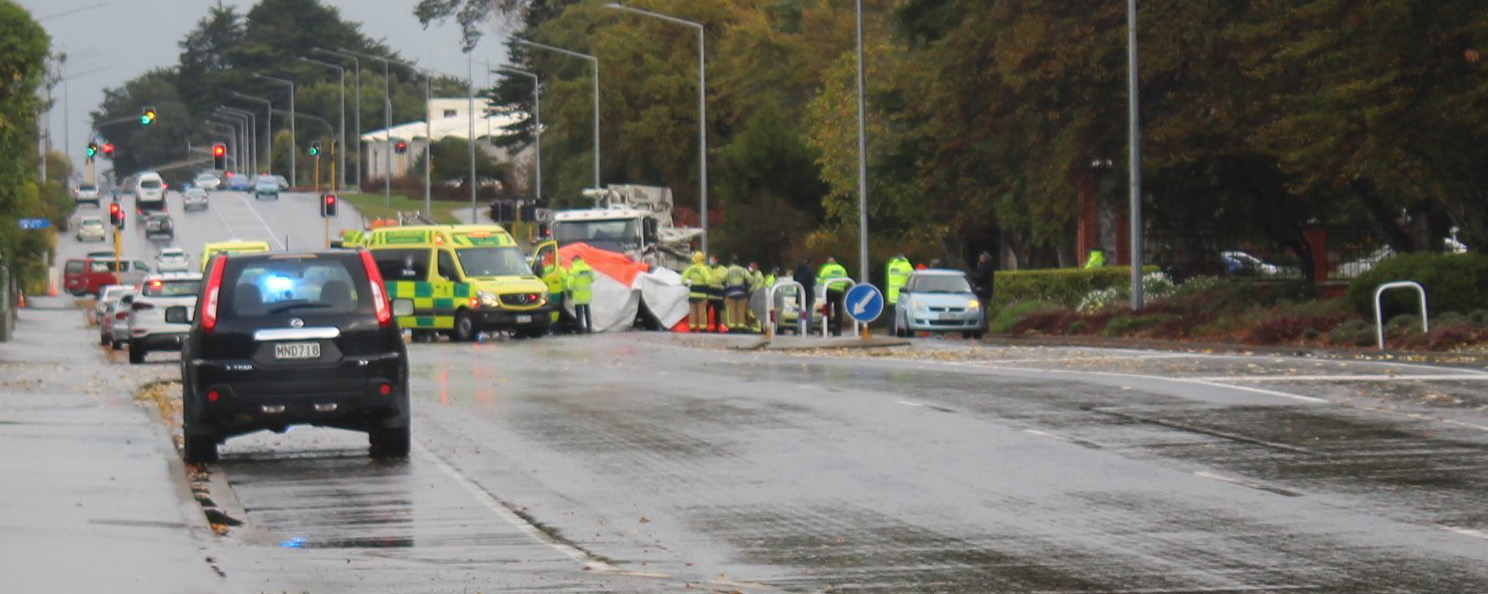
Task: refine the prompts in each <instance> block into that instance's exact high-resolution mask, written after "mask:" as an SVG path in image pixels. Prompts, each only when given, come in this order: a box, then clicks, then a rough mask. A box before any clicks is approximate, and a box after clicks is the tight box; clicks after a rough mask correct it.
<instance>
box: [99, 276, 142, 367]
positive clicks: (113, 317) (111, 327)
mask: <svg viewBox="0 0 1488 594" xmlns="http://www.w3.org/2000/svg"><path fill="white" fill-rule="evenodd" d="M132 289H133V287H131V290H130V292H128V293H125V294H123V295H120V296H119V298H118V299H115V300H113V301H110V302H109V304H108V307H105V308H104V310H103V316H102V317H100V318H99V319H98V339H99V342H100V343H101V344H103V345H104V346H107V347H109V348H111V349H113V350H116V351H118V350H123V349H124V345H126V344H129V307H130V306H131V305H133V304H134V296H135V293H134V291H133V290H132Z"/></svg>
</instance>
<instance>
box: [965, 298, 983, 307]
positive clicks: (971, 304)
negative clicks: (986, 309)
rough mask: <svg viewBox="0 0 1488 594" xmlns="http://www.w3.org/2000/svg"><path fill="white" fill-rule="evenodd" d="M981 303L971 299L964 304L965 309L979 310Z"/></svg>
mask: <svg viewBox="0 0 1488 594" xmlns="http://www.w3.org/2000/svg"><path fill="white" fill-rule="evenodd" d="M981 307H982V302H980V301H977V300H975V299H972V300H970V301H967V302H966V309H981Z"/></svg>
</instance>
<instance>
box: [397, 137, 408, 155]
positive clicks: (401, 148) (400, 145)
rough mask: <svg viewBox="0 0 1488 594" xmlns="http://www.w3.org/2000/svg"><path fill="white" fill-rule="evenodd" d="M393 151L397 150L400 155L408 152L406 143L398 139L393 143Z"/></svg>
mask: <svg viewBox="0 0 1488 594" xmlns="http://www.w3.org/2000/svg"><path fill="white" fill-rule="evenodd" d="M393 151H395V152H397V153H398V154H400V155H401V154H403V153H406V152H408V143H406V142H403V141H401V140H399V141H398V142H396V143H394V144H393Z"/></svg>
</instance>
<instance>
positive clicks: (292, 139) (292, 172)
mask: <svg viewBox="0 0 1488 594" xmlns="http://www.w3.org/2000/svg"><path fill="white" fill-rule="evenodd" d="M253 76H254V77H256V78H261V79H264V80H267V81H273V82H277V83H281V84H284V85H288V86H289V185H290V186H298V185H300V182H299V180H298V179H297V177H296V173H297V168H296V167H295V153H298V152H300V151H299V148H298V145H297V143H298V142H299V140H297V139H298V138H299V136H298V135H297V134H296V133H295V117H294V114H295V89H294V81H291V80H285V79H282V78H275V77H272V76H267V75H263V74H259V73H257V72H255V73H253ZM273 143H274V139H273V138H270V139H269V144H270V145H272V144H273Z"/></svg>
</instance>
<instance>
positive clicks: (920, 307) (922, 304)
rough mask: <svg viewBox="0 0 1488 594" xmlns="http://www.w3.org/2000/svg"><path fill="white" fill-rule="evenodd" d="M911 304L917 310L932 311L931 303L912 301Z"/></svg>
mask: <svg viewBox="0 0 1488 594" xmlns="http://www.w3.org/2000/svg"><path fill="white" fill-rule="evenodd" d="M910 306H911V307H913V308H914V309H915V311H930V305H929V304H927V303H925V302H924V301H915V302H911V303H910Z"/></svg>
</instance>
